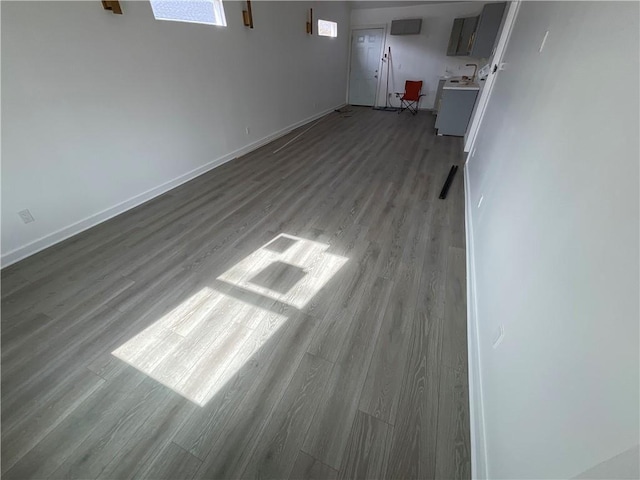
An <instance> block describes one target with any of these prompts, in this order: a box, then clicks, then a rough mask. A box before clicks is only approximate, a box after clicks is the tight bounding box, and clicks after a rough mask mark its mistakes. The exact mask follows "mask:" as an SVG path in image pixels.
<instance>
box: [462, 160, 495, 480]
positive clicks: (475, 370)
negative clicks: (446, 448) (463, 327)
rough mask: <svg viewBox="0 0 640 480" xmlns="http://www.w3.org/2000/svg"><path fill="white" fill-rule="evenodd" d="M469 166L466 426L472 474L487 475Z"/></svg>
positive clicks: (466, 187) (466, 182) (466, 175)
mask: <svg viewBox="0 0 640 480" xmlns="http://www.w3.org/2000/svg"><path fill="white" fill-rule="evenodd" d="M468 172H469V170H468V168H467V166H466V165H465V167H464V197H465V209H464V225H465V232H466V239H467V356H468V368H467V371H468V377H469V378H468V379H469V427H470V437H471V478H489V469H488V463H487V437H486V433H485V423H484V403H483V396H482V377H481V376H480V372H481V371H482V370H481V360H480V338H479V335H478V301H477V298H478V297H477V294H476V269H475V256H474V255H475V254H474V244H473V222H472V219H471V208H473V205H472V204H471V191H470V190H471V187H470V185H469V173H468Z"/></svg>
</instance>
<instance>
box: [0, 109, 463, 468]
mask: <svg viewBox="0 0 640 480" xmlns="http://www.w3.org/2000/svg"><path fill="white" fill-rule="evenodd" d="M433 125H434V117H432V116H431V115H430V114H428V113H423V112H421V113H420V114H419V115H417V116H415V117H414V116H411V115H409V114H402V115H397V114H395V113H389V112H379V111H373V110H371V109H367V108H355V107H354V108H352V114H351V115H350V116H345V115H341V114H339V113H332V114H330V115H328V116H327V117H325V118H324V119H322V120H321V121H320V122H319V123H318V124H317V125H315V126H314V127H313V128H312V129H311V130H310V131H308V132H306V133H305V134H304V135H303V136H302V137H300V138H298V139H296V140H295V141H294V142H292V143H291V144H290V145H287V146H286V147H285V148H282V149H280V150H279V151H277V153H274V152H275V151H276V150H278V149H279V148H280V147H281V146H283V145H285V144H286V143H287V142H288V141H289V140H291V139H293V138H294V137H295V136H296V135H297V134H298V133H300V132H302V131H303V130H304V129H305V128H306V127H302V128H300V129H298V130H297V131H294V132H292V133H290V134H289V135H287V136H286V137H283V138H281V139H278V140H277V141H275V142H273V143H271V144H269V145H266V146H264V147H262V148H260V149H259V150H257V151H255V152H252V153H251V154H249V155H246V156H244V157H241V158H238V159H236V160H234V161H232V162H229V163H227V164H225V165H223V166H221V167H219V168H217V169H215V170H213V171H211V172H209V173H207V174H205V175H202V176H200V177H198V178H196V179H194V180H193V181H191V182H189V183H187V184H184V185H182V186H180V187H178V188H176V189H174V190H171V191H170V192H168V193H166V194H164V195H162V196H160V197H158V198H156V199H154V200H152V201H150V202H148V203H146V204H144V205H141V206H139V207H137V208H135V209H133V210H130V211H129V212H126V213H125V214H122V215H120V216H118V217H116V218H114V219H111V220H109V221H107V222H105V223H103V224H100V225H98V226H96V227H94V228H92V229H91V230H88V231H86V232H83V233H81V234H79V235H77V236H75V237H73V238H71V239H69V240H67V241H65V242H62V243H60V244H57V245H55V246H53V247H51V248H49V249H47V250H45V251H43V252H40V253H38V254H36V255H34V256H32V257H30V258H27V259H25V260H23V261H21V262H19V263H17V264H15V265H12V266H10V267H7V268H5V269H4V270H2V284H1V287H2V358H1V360H2V477H3V478H5V479H21V480H22V479H30V478H51V479H57V478H79V479H80V478H81V479H89V478H100V479H125V478H166V479H191V478H207V479H230V478H247V479H249V478H262V479H267V478H271V479H285V478H290V479H338V478H340V479H356V478H358V479H360V478H361V479H374V478H375V479H383V478H389V479H401V478H402V479H428V478H470V476H471V472H470V446H469V414H468V409H469V407H468V386H467V373H466V361H467V356H466V354H467V350H466V341H467V340H466V319H465V315H466V306H465V301H466V300H465V299H466V294H465V262H464V258H465V253H464V252H465V250H464V249H465V243H464V242H465V239H464V198H463V183H462V175H461V174H459V175H457V177H456V178H455V180H454V182H453V185H452V188H451V190H450V192H449V196H448V198H447V199H446V200H439V199H438V198H437V197H438V194H439V191H440V188H441V186H442V184H443V182H444V180H445V178H446V176H447V173H448V171H449V168H450V166H451V164H453V163H456V164H458V165H461V163H462V151H461V147H462V144H461V140H460V139H458V138H453V137H437V136H435V135H434V133H433V132H434V129H433Z"/></svg>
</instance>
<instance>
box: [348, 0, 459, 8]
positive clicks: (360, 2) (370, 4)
mask: <svg viewBox="0 0 640 480" xmlns="http://www.w3.org/2000/svg"><path fill="white" fill-rule="evenodd" d="M434 3H452V2H451V1H438V0H436V1H424V0H415V1H412V0H395V1H394V0H350V1H349V4H350V5H351V8H353V9H361V8H389V7H409V6H411V5H427V4H434Z"/></svg>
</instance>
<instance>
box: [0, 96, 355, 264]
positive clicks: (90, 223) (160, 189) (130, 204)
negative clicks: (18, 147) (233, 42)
mask: <svg viewBox="0 0 640 480" xmlns="http://www.w3.org/2000/svg"><path fill="white" fill-rule="evenodd" d="M345 105H346V104H345V103H342V104H340V105H337V106H335V107H333V108H330V109H328V110H325V111H323V112H320V113H317V114H315V115H312V116H311V117H308V118H305V119H304V120H301V121H299V122H296V123H294V124H292V125H289V126H288V127H285V128H283V129H281V130H278V131H277V132H275V133H272V134H271V135H267V136H266V137H263V138H262V139H260V140H256V141H255V142H253V143H250V144H248V145H245V146H244V147H241V148H239V149H237V150H235V151H233V152H230V153H228V154H226V155H223V156H222V157H219V158H217V159H215V160H213V161H211V162H209V163H207V164H206V165H202V166H200V167H198V168H196V169H194V170H191V171H190V172H187V173H185V174H182V175H180V176H178V177H176V178H174V179H173V180H169V181H168V182H165V183H163V184H161V185H158V186H157V187H154V188H152V189H150V190H147V191H146V192H142V193H140V194H138V195H136V196H134V197H131V198H129V199H128V200H125V201H124V202H121V203H118V204H117V205H114V206H113V207H109V208H107V209H105V210H102V211H101V212H98V213H95V214H93V215H90V216H88V217H86V218H84V219H82V220H80V221H78V222H75V223H72V224H71V225H68V226H66V227H63V228H61V229H60V230H56V231H55V232H53V233H49V234H47V235H45V236H43V237H40V238H38V239H37V240H34V241H32V242H29V243H27V244H26V245H23V246H22V247H18V248H16V249H14V250H11V251H10V252H7V253H5V254H3V255H2V259H1V261H2V268H4V267H8V266H9V265H11V264H13V263H16V262H18V261H20V260H22V259H23V258H26V257H28V256H30V255H33V254H35V253H38V252H39V251H41V250H44V249H45V248H48V247H50V246H52V245H55V244H56V243H59V242H62V241H63V240H66V239H67V238H69V237H72V236H74V235H77V234H78V233H81V232H83V231H85V230H88V229H89V228H91V227H94V226H96V225H98V224H99V223H102V222H105V221H107V220H109V219H110V218H113V217H115V216H117V215H120V214H121V213H124V212H126V211H127V210H130V209H132V208H134V207H137V206H138V205H140V204H142V203H145V202H148V201H149V200H151V199H153V198H155V197H157V196H159V195H162V194H163V193H165V192H168V191H169V190H172V189H174V188H176V187H178V186H180V185H182V184H183V183H186V182H188V181H189V180H193V179H194V178H196V177H198V176H200V175H202V174H204V173H206V172H208V171H209V170H212V169H214V168H216V167H219V166H220V165H222V164H224V163H227V162H229V161H231V160H234V159H235V158H237V157H240V156H242V155H246V154H247V153H249V152H251V151H253V150H256V149H258V148H260V147H262V146H263V145H266V144H267V143H269V142H272V141H274V140H276V139H278V138H280V137H282V136H284V135H286V134H288V133H289V132H291V131H292V130H294V129H296V128H298V127H301V126H302V125H305V124H307V123H310V122H312V121H314V120H316V119H318V118H320V117H323V116H325V115H327V114H329V113H331V112H333V111H334V110H335V109H338V108H341V107H343V106H345Z"/></svg>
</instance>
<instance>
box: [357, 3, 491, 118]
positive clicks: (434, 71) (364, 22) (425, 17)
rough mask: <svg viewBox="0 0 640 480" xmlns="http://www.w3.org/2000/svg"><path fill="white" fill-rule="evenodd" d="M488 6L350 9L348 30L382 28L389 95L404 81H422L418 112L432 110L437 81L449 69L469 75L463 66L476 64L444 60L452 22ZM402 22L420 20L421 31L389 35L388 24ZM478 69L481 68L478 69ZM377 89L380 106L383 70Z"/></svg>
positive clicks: (462, 59)
mask: <svg viewBox="0 0 640 480" xmlns="http://www.w3.org/2000/svg"><path fill="white" fill-rule="evenodd" d="M485 3H488V2H459V3H455V2H454V3H441V4H435V5H414V6H408V7H406V6H405V7H388V8H370V9H354V10H352V11H351V28H358V27H369V26H381V25H382V26H386V31H387V36H386V43H385V46H384V51H385V52H387V51H388V48H389V47H391V57H392V64H393V65H392V69H391V70H390V71H389V72H390V75H389V92H392V93H393V92H401V91H403V89H404V82H405V81H406V80H422V81H423V82H424V84H423V87H422V93H424V94H426V97H423V98H422V100H421V101H420V108H425V109H428V108H433V105H434V102H435V98H436V91H437V89H438V77H440V76H441V75H444V74H445V71H446V70H447V69H450V70H451V72H452V73H453V74H454V75H456V76H457V75H471V74H473V67H465V66H464V64H465V63H479V61H478V59H472V58H470V57H447V45H448V44H449V36H450V35H451V27H452V26H453V21H454V19H456V18H458V17H473V16H475V15H480V12H482V6H483V5H484V4H485ZM404 18H421V19H422V30H421V32H420V34H419V35H389V31H390V29H391V21H392V20H399V19H404ZM480 66H482V65H480ZM380 80H381V81H380V83H379V88H378V99H377V104H378V105H384V97H385V91H386V66H385V67H384V69H383V70H382V76H381V79H380ZM391 102H392V105H394V106H399V103H398V100H397V99H396V97H395V95H392V96H391Z"/></svg>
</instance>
